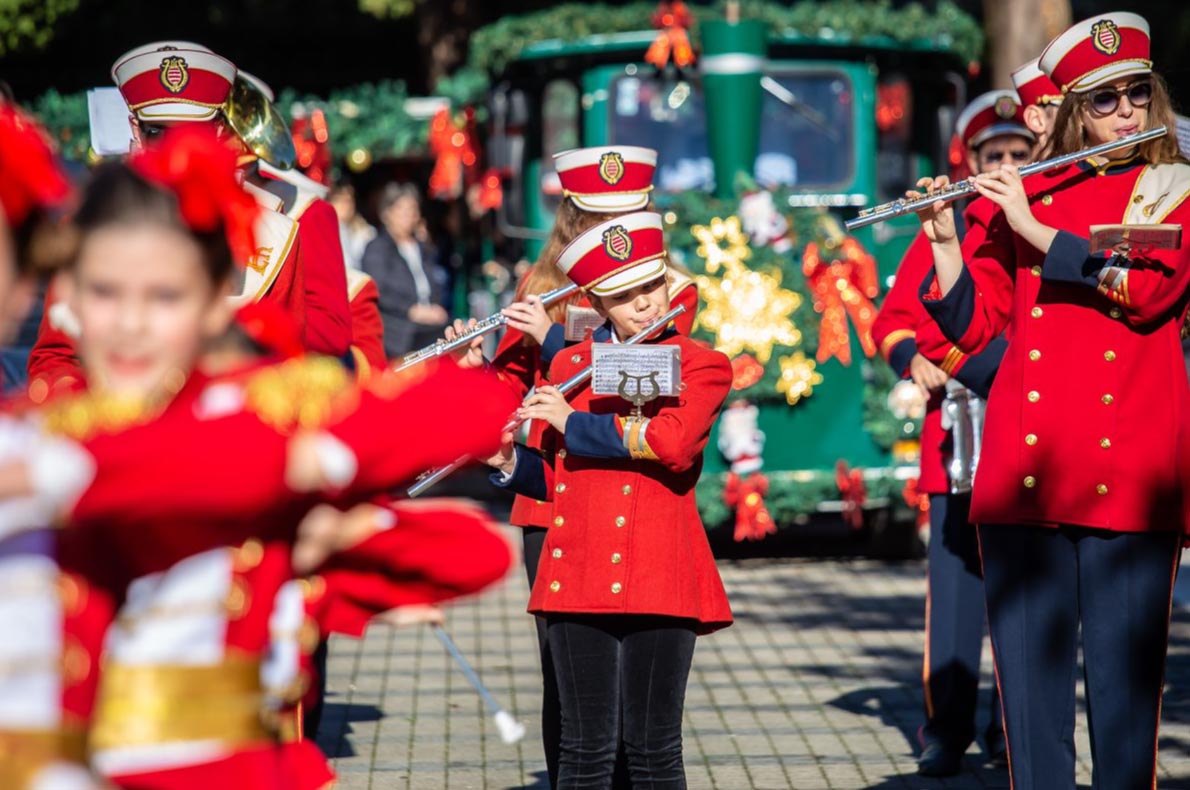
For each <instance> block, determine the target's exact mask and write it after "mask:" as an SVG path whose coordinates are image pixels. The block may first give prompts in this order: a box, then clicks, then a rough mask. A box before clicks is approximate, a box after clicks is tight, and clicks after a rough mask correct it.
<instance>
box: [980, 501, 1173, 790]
mask: <svg viewBox="0 0 1190 790" xmlns="http://www.w3.org/2000/svg"><path fill="white" fill-rule="evenodd" d="M979 540H980V548H981V550H982V554H983V571H984V589H985V591H986V594H987V604H988V621H989V626H990V630H991V634H992V652H993V655H994V657H995V661H996V674H997V678H998V680H999V683H1000V693H1001V695H1002V702H1003V705H1004V724H1005V732H1006V734H1007V736H1008V757H1009V770H1010V771H1011V773H1012V785H1013V788H1014V790H1063V789H1065V790H1074V787H1075V781H1074V772H1075V757H1074V713H1075V701H1074V700H1075V682H1076V673H1077V670H1078V661H1077V648H1078V635H1079V625H1080V624H1081V625H1082V647H1083V680H1084V683H1085V685H1086V691H1087V724H1088V731H1089V733H1090V736H1091V757H1092V760H1093V762H1094V770H1093V773H1092V787H1093V788H1095V790H1132V789H1133V788H1136V789H1137V790H1139V789H1140V788H1145V790H1148V788H1151V787H1153V786H1154V781H1155V777H1156V770H1157V723H1158V719H1159V718H1160V714H1161V692H1162V686H1163V683H1164V671H1165V651H1166V646H1167V642H1168V638H1169V612H1170V602H1171V598H1172V595H1173V582H1174V575H1175V573H1176V572H1177V563H1178V559H1179V557H1180V556H1181V534H1180V533H1177V532H1143V533H1120V532H1109V531H1106V530H1099V529H1090V528H1086V527H1060V528H1057V529H1055V528H1049V527H1037V526H1028V525H1021V524H986V525H982V526H980V527H979Z"/></svg>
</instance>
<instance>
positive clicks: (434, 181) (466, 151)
mask: <svg viewBox="0 0 1190 790" xmlns="http://www.w3.org/2000/svg"><path fill="white" fill-rule="evenodd" d="M430 151H431V152H433V154H434V157H435V161H434V170H433V172H431V173H430V197H432V198H437V199H438V200H454V199H455V198H457V197H458V196H459V195H461V194H463V181H464V176H465V175H469V174H471V173H472V171H474V169H475V166H476V163H477V162H478V161H479V157H478V156H477V155H476V153H475V110H473V109H472V108H470V107H468V108H467V109H465V110H463V123H462V124H458V123H456V122H455V120H454V119H453V118H452V117H451V115H450V110H448V109H446V108H443V109H441V110H439V111H438V112H436V113H434V118H433V120H431V121H430ZM467 180H468V181H471V180H472V178H468V179H467Z"/></svg>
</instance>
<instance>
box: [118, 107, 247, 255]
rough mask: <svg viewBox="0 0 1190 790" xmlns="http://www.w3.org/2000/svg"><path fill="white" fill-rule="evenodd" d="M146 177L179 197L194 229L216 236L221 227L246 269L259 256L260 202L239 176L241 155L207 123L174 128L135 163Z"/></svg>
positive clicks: (133, 159)
mask: <svg viewBox="0 0 1190 790" xmlns="http://www.w3.org/2000/svg"><path fill="white" fill-rule="evenodd" d="M129 166H131V167H132V169H133V170H135V171H136V172H137V173H139V174H140V175H141V176H142V177H143V178H145V179H147V180H149V181H152V182H153V183H155V184H159V185H161V186H163V187H165V188H166V189H168V190H170V191H171V192H173V193H174V194H175V195H177V197H178V210H179V211H180V212H181V214H182V219H183V220H185V222H186V224H187V225H188V226H189V227H190V228H191V230H194V231H197V232H200V233H210V232H211V231H214V230H217V229H218V228H219V227H220V225H222V227H223V232H224V233H225V234H226V235H227V244H228V246H229V247H231V253H232V257H233V258H235V261H236V263H238V264H239V265H241V266H243V265H244V264H245V263H246V262H247V261H248V259H249V258H251V257H252V254H253V253H254V252H256V240H255V239H256V237H255V232H254V226H255V224H256V219H257V217H258V216H259V213H260V207H259V206H258V205H257V203H256V200H255V199H254V198H253V197H252V196H251V195H249V194H248V193H247V192H245V191H244V189H243V187H241V186H240V183H239V180H238V179H237V178H236V153H235V151H233V150H232V149H231V148H229V147H228V146H226V145H224V144H223V143H221V142H220V141H219V139H218V138H217V137H216V136H215V132H214V131H213V130H212V129H210V128H208V127H206V126H205V125H204V124H183V125H181V126H175V127H173V128H171V129H168V130H167V131H166V133H165V135H164V136H163V138H162V140H161V142H160V143H159V144H156V145H153V146H151V147H149V148H146V149H144V150H143V151H140V152H138V153H136V154H134V155H133V156H132V157H131V158H130V159H129Z"/></svg>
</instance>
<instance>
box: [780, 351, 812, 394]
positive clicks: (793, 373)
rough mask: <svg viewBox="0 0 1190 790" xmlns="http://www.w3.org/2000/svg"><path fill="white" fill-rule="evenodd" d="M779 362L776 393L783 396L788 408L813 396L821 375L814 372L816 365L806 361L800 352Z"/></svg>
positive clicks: (808, 360) (810, 360) (782, 358)
mask: <svg viewBox="0 0 1190 790" xmlns="http://www.w3.org/2000/svg"><path fill="white" fill-rule="evenodd" d="M780 362H781V377H780V378H779V379H777V392H780V393H782V394H784V395H785V400H786V401H788V402H789V405H790V406H795V405H797V402H798V401H800V400H801V399H802V398H808V397H810V396H811V395H813V394H814V388H815V387H816V386H818V385H819V384H821V383H822V374H821V373H819V372H818V371H817V370H815V368H816V367H817V363H816V362H815V361H814V360H812V359H807V358H806V355H805V354H803V353H802V352H801V351H797V352H795V353H793V354H790V355H789V356H787V357H781V358H780Z"/></svg>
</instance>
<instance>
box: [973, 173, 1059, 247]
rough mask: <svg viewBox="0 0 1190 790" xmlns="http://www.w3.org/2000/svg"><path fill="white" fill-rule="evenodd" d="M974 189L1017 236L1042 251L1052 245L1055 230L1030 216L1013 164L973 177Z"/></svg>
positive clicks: (1028, 206) (1025, 195) (1031, 214)
mask: <svg viewBox="0 0 1190 790" xmlns="http://www.w3.org/2000/svg"><path fill="white" fill-rule="evenodd" d="M974 183H975V189H976V191H977V192H979V194H981V195H983V196H984V197H986V198H987V199H988V200H990V201H992V202H993V203H995V204H996V205H997V206H999V207H1000V209H1001V210H1002V211H1003V212H1004V218H1005V219H1006V220H1008V226H1009V227H1010V228H1012V229H1013V230H1014V231H1015V232H1016V234H1017V235H1018V236H1020V237H1021V238H1023V239H1024V240H1025V241H1027V242H1029V243H1030V244H1032V245H1033V246H1034V247H1036V248H1037V249H1039V250H1041V251H1042V252H1046V251H1047V250H1049V248H1050V244H1052V243H1053V241H1054V237H1055V236H1057V235H1058V231H1057V230H1055V229H1054V228H1051V227H1049V226H1048V225H1043V224H1041V222H1039V221H1038V220H1037V217H1035V216H1033V208H1032V207H1031V206H1030V205H1029V196H1028V195H1027V194H1026V193H1025V184H1024V182H1023V181H1022V180H1021V173H1020V169H1019V168H1018V167H1017V166H1016V165H1001V167H1000V169H999V170H993V171H992V172H990V173H983V174H981V175H978V176H976V177H975V182H974Z"/></svg>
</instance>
